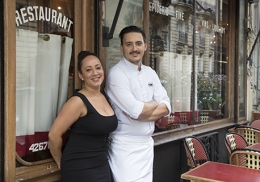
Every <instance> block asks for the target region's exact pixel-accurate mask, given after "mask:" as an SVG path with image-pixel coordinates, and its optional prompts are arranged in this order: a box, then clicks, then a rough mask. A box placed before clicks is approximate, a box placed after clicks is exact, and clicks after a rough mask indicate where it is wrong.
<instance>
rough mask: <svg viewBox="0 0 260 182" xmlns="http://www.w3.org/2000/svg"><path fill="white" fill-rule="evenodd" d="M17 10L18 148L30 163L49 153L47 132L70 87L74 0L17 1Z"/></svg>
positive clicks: (18, 151)
mask: <svg viewBox="0 0 260 182" xmlns="http://www.w3.org/2000/svg"><path fill="white" fill-rule="evenodd" d="M15 14H16V20H15V21H16V22H15V23H16V152H17V155H18V156H19V157H21V158H22V159H23V160H25V161H27V162H34V161H38V160H42V159H47V158H49V157H51V155H50V152H49V150H48V131H49V129H50V127H51V125H52V123H53V121H54V120H55V118H56V116H57V113H58V112H59V110H60V109H61V107H62V105H63V104H64V102H65V101H66V100H67V98H68V96H69V95H70V92H71V89H72V88H70V87H69V86H68V85H69V80H70V79H69V78H70V74H69V69H70V62H71V56H72V43H73V37H72V27H73V0H65V1H64V0H17V1H16V12H15ZM71 80H72V79H71ZM70 85H72V84H70Z"/></svg>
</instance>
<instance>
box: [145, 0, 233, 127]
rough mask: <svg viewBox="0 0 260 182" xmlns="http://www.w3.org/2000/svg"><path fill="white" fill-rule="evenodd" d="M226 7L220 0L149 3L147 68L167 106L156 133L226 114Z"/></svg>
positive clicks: (218, 117) (209, 120)
mask: <svg viewBox="0 0 260 182" xmlns="http://www.w3.org/2000/svg"><path fill="white" fill-rule="evenodd" d="M194 2H195V3H196V9H195V11H196V18H194V13H193V12H194V4H193V3H194ZM227 10H228V1H222V0H221V1H218V0H214V1H211V0H201V1H192V0H185V1H184V0H174V1H164V0H157V1H156V0H153V1H152V0H151V1H150V5H149V11H150V35H149V37H150V45H149V48H150V57H149V59H150V66H151V67H152V68H153V69H154V70H156V72H157V74H158V75H159V77H160V79H161V82H162V84H163V86H164V87H165V88H166V90H167V93H168V95H169V97H170V99H171V106H172V112H171V115H170V116H169V117H164V118H162V119H161V120H160V121H159V122H158V123H157V130H158V131H164V130H167V129H174V128H179V127H182V126H185V125H192V124H200V123H206V122H211V121H214V120H217V119H221V118H224V117H226V116H225V114H226V113H225V110H224V107H226V105H225V103H226V102H225V98H226V80H227V76H226V74H225V70H226V67H227V63H228V56H227V55H228V49H227V45H228V41H229V40H228V19H229V14H228V11H227ZM194 28H195V30H194ZM194 32H195V34H194ZM194 36H195V46H194V41H193V40H194ZM194 65H195V67H194ZM194 73H195V74H194ZM193 89H194V90H193Z"/></svg>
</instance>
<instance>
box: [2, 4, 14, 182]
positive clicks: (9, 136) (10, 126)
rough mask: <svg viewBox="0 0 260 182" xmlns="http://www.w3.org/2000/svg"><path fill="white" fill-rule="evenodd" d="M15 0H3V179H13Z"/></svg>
mask: <svg viewBox="0 0 260 182" xmlns="http://www.w3.org/2000/svg"><path fill="white" fill-rule="evenodd" d="M15 34H16V32H15V1H14V0H12V1H10V0H4V39H5V40H4V45H5V46H4V47H5V48H4V68H5V69H4V80H5V85H4V87H5V88H4V95H5V96H4V97H5V98H4V115H5V116H4V120H5V121H4V125H5V131H4V132H5V133H4V135H5V138H4V139H5V145H4V146H5V148H4V153H5V154H4V155H5V164H4V168H5V170H4V173H5V181H15V140H16V139H15V133H16V131H15V125H16V120H15V119H16V115H15V114H16V112H15V110H16V108H15V106H16V105H15V103H16V102H15V99H16V94H15V90H16V82H15V81H16V78H15V75H16V69H15V67H16V64H15V60H16V44H15V42H16V40H15Z"/></svg>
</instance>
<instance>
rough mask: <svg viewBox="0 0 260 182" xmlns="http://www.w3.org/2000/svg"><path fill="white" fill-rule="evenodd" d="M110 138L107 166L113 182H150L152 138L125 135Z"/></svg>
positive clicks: (152, 154) (151, 173)
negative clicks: (110, 171)
mask: <svg viewBox="0 0 260 182" xmlns="http://www.w3.org/2000/svg"><path fill="white" fill-rule="evenodd" d="M110 137H111V138H112V141H111V144H110V147H109V150H108V152H109V164H110V167H111V170H112V173H113V177H114V180H115V182H152V178H153V157H154V152H153V148H154V141H153V138H152V137H151V136H125V135H123V136H122V135H110Z"/></svg>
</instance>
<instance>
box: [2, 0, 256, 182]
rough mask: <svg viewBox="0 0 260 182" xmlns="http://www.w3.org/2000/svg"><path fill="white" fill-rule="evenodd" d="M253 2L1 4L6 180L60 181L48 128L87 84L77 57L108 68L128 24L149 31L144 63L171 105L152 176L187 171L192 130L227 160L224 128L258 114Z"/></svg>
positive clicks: (30, 0)
mask: <svg viewBox="0 0 260 182" xmlns="http://www.w3.org/2000/svg"><path fill="white" fill-rule="evenodd" d="M252 4H257V3H252ZM252 4H250V3H249V2H248V1H247V0H240V1H236V0H213V1H212V0H197V1H194V0H131V1H129V0H125V1H124V0H4V1H2V2H1V5H0V8H1V10H2V11H1V12H2V14H1V19H2V21H1V25H0V26H1V27H0V30H1V34H0V35H1V40H2V41H1V42H2V43H1V47H0V48H1V49H0V53H1V54H0V55H1V64H0V65H1V66H0V67H1V87H0V88H1V91H0V93H1V105H0V107H1V145H0V146H1V149H0V154H1V164H0V165H1V166H0V169H1V174H0V178H1V181H34V182H35V181H59V179H60V175H59V170H58V168H57V166H56V164H55V162H54V161H53V159H52V157H51V155H50V152H49V150H48V131H49V129H50V127H51V125H52V123H53V121H54V119H55V117H56V116H57V113H58V112H59V110H60V109H61V107H62V105H63V104H64V102H65V101H66V100H67V98H68V97H70V96H71V95H72V93H73V90H74V89H78V88H81V81H80V80H79V78H78V76H77V75H78V73H77V66H76V65H77V54H78V53H79V52H80V51H81V50H90V51H92V52H95V53H96V54H98V55H99V57H100V59H101V61H102V64H103V66H104V69H105V72H106V73H107V72H108V70H109V69H110V68H111V67H113V65H115V64H116V63H117V62H119V61H120V60H121V59H122V54H121V52H120V39H119V37H118V34H119V32H120V30H121V29H122V28H123V27H125V26H129V25H136V26H139V27H141V28H142V29H143V30H144V31H145V32H146V35H147V45H148V49H147V51H146V53H145V56H144V59H143V64H145V65H148V66H151V67H152V68H153V69H154V70H155V71H156V73H157V74H158V75H159V78H160V80H161V83H162V85H163V86H164V87H165V89H166V90H167V93H168V95H169V97H170V100H171V106H172V111H171V115H170V116H168V117H163V118H161V119H160V120H158V121H156V130H155V132H154V134H153V138H154V140H155V158H154V181H164V182H167V181H180V174H181V173H183V172H185V171H187V170H188V168H187V162H186V156H185V155H186V154H185V151H184V148H183V142H182V140H183V138H184V137H185V136H187V135H196V136H198V137H200V138H201V139H202V140H204V141H205V142H206V143H207V144H209V152H211V153H210V154H211V159H212V160H215V161H221V162H226V163H227V162H228V158H227V153H226V148H225V145H224V135H225V133H226V132H227V131H228V129H229V128H231V127H233V126H234V125H235V124H238V123H246V121H247V120H251V116H252V114H251V113H252V107H248V106H252V105H253V99H252V94H251V96H250V97H249V96H248V95H250V92H252V91H251V90H250V89H251V87H250V84H248V83H249V81H248V69H247V66H248V64H247V55H248V52H249V51H250V48H251V47H250V46H249V45H248V44H247V42H248V35H249V34H248V26H249V23H250V22H248V21H246V20H247V17H248V9H250V8H251V7H252ZM248 90H249V91H248ZM66 138H67V136H64V141H66ZM64 145H65V142H64Z"/></svg>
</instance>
